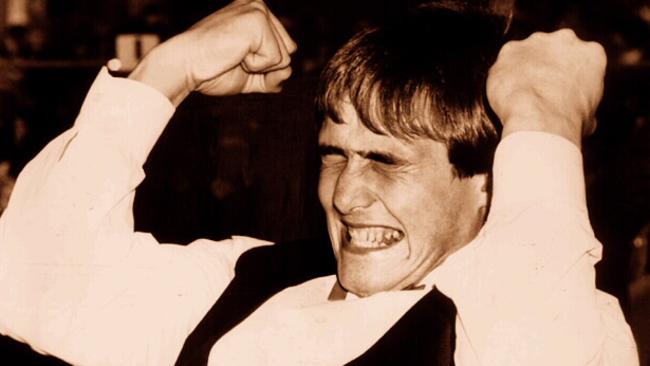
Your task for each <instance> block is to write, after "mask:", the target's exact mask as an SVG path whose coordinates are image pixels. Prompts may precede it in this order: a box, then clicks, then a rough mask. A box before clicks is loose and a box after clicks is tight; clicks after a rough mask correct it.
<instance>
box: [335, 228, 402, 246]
mask: <svg viewBox="0 0 650 366" xmlns="http://www.w3.org/2000/svg"><path fill="white" fill-rule="evenodd" d="M348 233H349V235H350V239H351V244H352V245H354V246H358V247H364V248H380V247H387V246H390V245H392V244H394V243H396V242H398V241H400V240H402V237H403V234H402V233H401V232H400V231H397V230H393V229H388V228H349V229H348Z"/></svg>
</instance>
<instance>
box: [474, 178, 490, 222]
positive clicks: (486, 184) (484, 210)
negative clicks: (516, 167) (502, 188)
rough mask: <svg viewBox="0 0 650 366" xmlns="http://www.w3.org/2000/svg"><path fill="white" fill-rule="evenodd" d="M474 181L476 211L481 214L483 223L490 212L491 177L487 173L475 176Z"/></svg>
mask: <svg viewBox="0 0 650 366" xmlns="http://www.w3.org/2000/svg"><path fill="white" fill-rule="evenodd" d="M471 179H474V180H475V181H474V184H475V185H476V186H475V187H476V190H475V192H476V194H477V210H479V212H480V213H481V216H482V217H483V221H485V219H487V215H488V213H489V211H490V202H491V201H492V176H491V175H490V174H488V173H484V174H476V175H475V176H473V177H472V178H471Z"/></svg>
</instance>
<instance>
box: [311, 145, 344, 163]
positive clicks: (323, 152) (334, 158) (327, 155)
mask: <svg viewBox="0 0 650 366" xmlns="http://www.w3.org/2000/svg"><path fill="white" fill-rule="evenodd" d="M318 149H319V153H320V157H321V161H322V162H323V164H333V163H337V162H343V161H346V160H347V157H346V155H345V152H344V151H343V150H342V149H340V148H338V147H336V146H329V145H321V146H319V148H318Z"/></svg>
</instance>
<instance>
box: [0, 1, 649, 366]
mask: <svg viewBox="0 0 650 366" xmlns="http://www.w3.org/2000/svg"><path fill="white" fill-rule="evenodd" d="M417 2H418V1H416V0H410V1H399V0H382V1H378V0H374V1H371V0H357V1H343V0H329V1H308V0H283V1H280V0H268V1H267V3H268V4H269V6H270V7H271V9H272V10H273V11H274V12H275V13H276V14H277V15H278V17H279V18H280V19H281V21H282V23H283V24H284V25H285V26H286V28H287V29H288V31H289V33H290V34H291V35H292V36H293V37H294V39H295V40H296V41H297V43H298V45H299V50H298V52H297V54H296V56H295V61H294V64H293V69H294V76H293V77H292V79H291V80H290V81H288V82H287V83H286V85H285V89H284V91H283V92H282V93H281V94H278V95H246V96H233V97H225V98H213V97H204V96H192V97H190V98H189V100H187V101H186V103H184V104H183V105H182V106H181V107H180V108H179V109H178V111H177V113H176V115H175V117H174V118H173V120H172V121H171V123H170V124H169V126H168V127H167V129H166V130H165V132H164V133H163V136H162V137H161V139H160V141H159V142H158V144H157V145H156V147H155V148H154V151H153V152H152V154H151V156H150V158H149V160H148V162H147V164H146V167H145V169H146V172H147V178H146V180H145V182H144V183H143V184H142V186H141V187H140V188H139V189H138V192H137V196H136V205H135V206H136V207H135V216H136V226H137V229H138V230H143V231H149V232H152V233H153V234H154V235H155V236H156V237H157V239H158V240H159V241H161V242H173V243H180V244H186V243H188V242H191V241H192V240H194V239H196V238H201V237H205V238H212V239H223V238H226V237H229V236H230V235H233V234H237V235H249V236H255V237H259V238H264V239H268V240H274V241H281V240H292V239H299V238H306V237H314V236H320V235H326V233H325V231H324V228H325V227H324V225H323V222H324V219H323V217H322V213H321V210H320V206H319V204H318V200H317V196H316V186H317V180H318V167H319V158H318V156H317V151H316V137H317V124H316V121H315V120H314V113H313V108H312V106H313V96H314V89H315V87H316V84H317V80H318V75H319V72H320V70H321V68H322V67H323V65H324V63H325V62H326V61H327V59H328V58H329V57H330V56H331V55H332V54H333V53H334V51H335V50H336V49H337V48H338V47H339V46H341V45H342V44H343V42H344V41H345V40H347V39H348V38H349V37H350V36H351V35H352V34H353V33H354V32H355V31H356V30H358V29H360V28H362V27H364V26H365V25H367V24H369V23H371V22H373V21H376V20H379V19H382V18H385V17H388V16H390V15H391V14H394V12H395V11H398V10H399V9H401V8H403V7H405V6H408V5H411V4H413V3H417ZM446 2H449V1H446ZM451 2H454V3H457V4H460V5H461V6H471V7H482V8H484V9H485V10H486V11H490V12H494V13H496V14H501V15H506V16H507V15H508V14H510V13H511V11H512V10H513V6H514V12H512V14H514V16H513V18H512V24H511V29H510V37H512V38H523V37H525V36H527V35H528V34H530V33H531V32H533V31H537V30H555V29H557V28H559V27H571V28H573V29H574V30H575V31H576V33H578V35H579V36H581V37H582V38H583V39H588V40H595V41H598V42H600V43H601V44H603V45H604V46H605V48H606V50H607V53H608V58H609V65H608V72H607V77H606V92H605V96H604V99H603V102H602V104H601V107H600V109H599V113H598V119H599V128H598V131H597V132H596V134H595V135H594V136H592V137H591V138H590V139H589V140H588V141H587V142H586V143H585V147H584V156H585V173H586V180H587V195H588V205H589V210H590V216H591V220H592V224H593V226H594V230H595V232H596V236H597V237H598V238H599V239H600V240H601V242H603V244H604V251H605V253H604V260H603V261H602V262H601V263H600V264H599V265H598V267H597V273H598V286H599V287H600V288H601V289H604V290H606V291H608V292H610V293H612V294H614V295H616V296H617V297H618V298H619V300H620V302H621V304H622V306H623V308H624V310H625V312H626V316H627V317H628V321H629V322H630V324H631V325H632V327H633V330H634V332H635V336H636V337H637V341H638V343H639V348H640V353H641V358H642V365H650V261H649V260H648V258H649V256H650V251H649V250H648V240H649V237H650V215H649V213H650V103H649V102H650V1H648V0H573V1H559V0H549V1H544V2H540V1H533V0H519V1H516V3H514V4H513V1H512V0H475V1H462V0H458V1H451ZM226 3H227V2H225V1H214V0H194V1H174V0H104V1H83V0H0V213H1V212H2V209H3V208H4V207H5V206H6V201H7V199H8V197H9V194H10V192H11V188H12V186H13V181H14V179H15V177H16V175H17V174H18V173H19V172H20V170H21V169H22V168H23V167H24V165H25V163H26V162H27V161H29V159H31V158H32V157H33V156H34V155H35V154H36V153H37V152H38V151H39V150H40V149H41V148H42V147H43V146H44V145H45V144H46V143H47V141H49V140H50V139H52V138H53V137H54V136H55V135H57V134H58V133H60V132H62V131H64V130H65V129H67V128H68V127H70V126H71V125H72V123H73V121H74V118H75V115H76V113H77V111H78V109H79V107H80V105H81V103H82V101H83V97H84V95H85V93H86V91H87V89H88V87H89V86H90V84H91V83H92V80H93V79H94V77H95V75H96V74H97V72H98V70H99V68H100V67H101V66H102V65H104V64H106V62H107V61H108V60H110V59H112V58H115V57H116V56H119V58H120V60H121V61H122V64H123V66H124V67H126V68H129V67H132V66H133V65H134V64H135V63H136V62H137V60H138V59H139V58H141V57H142V55H144V54H145V53H146V52H147V50H149V49H150V48H151V47H153V46H154V45H155V44H156V43H158V42H159V41H162V40H164V39H166V38H168V37H170V36H171V35H173V34H176V33H178V32H181V31H182V30H184V29H186V28H187V27H189V26H190V25H191V24H193V23H194V22H196V21H197V20H199V19H200V18H202V17H203V16H205V15H207V14H209V13H210V12H212V11H214V10H216V9H218V8H220V7H222V6H223V5H225V4H226Z"/></svg>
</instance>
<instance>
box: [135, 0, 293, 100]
mask: <svg viewBox="0 0 650 366" xmlns="http://www.w3.org/2000/svg"><path fill="white" fill-rule="evenodd" d="M295 50H296V44H295V43H294V41H293V40H292V39H291V37H290V36H289V35H288V34H287V31H286V30H285V29H284V27H283V26H282V24H281V23H280V22H279V21H278V19H277V18H276V17H275V15H273V14H272V13H271V11H270V10H269V9H268V8H267V6H266V4H264V2H263V1H262V0H236V1H234V2H233V3H231V4H230V5H228V6H226V7H224V8H222V9H220V10H219V11H217V12H215V13H213V14H211V15H209V16H207V17H206V18H204V19H203V20H201V21H200V22H198V23H197V24H195V25H194V26H193V27H192V28H190V29H189V30H187V31H185V32H184V33H181V34H179V35H177V36H175V37H173V38H171V39H170V40H168V41H166V42H164V43H163V44H161V45H160V46H158V47H156V48H155V49H154V50H153V51H152V52H151V53H150V54H148V55H147V57H145V59H144V60H143V61H142V62H141V63H140V65H138V67H137V68H136V69H135V70H134V71H133V73H132V74H131V76H130V78H132V79H136V80H140V81H142V82H145V83H147V84H149V85H151V86H153V87H155V88H156V89H158V90H160V91H161V92H162V93H163V94H165V95H167V97H169V99H170V100H171V101H172V103H174V104H175V105H178V104H180V102H181V101H182V100H183V99H184V98H185V97H186V96H187V95H188V94H189V93H190V92H192V91H195V90H197V91H200V92H202V93H204V94H208V95H229V94H238V93H251V92H260V93H265V92H277V91H279V90H280V84H281V83H282V82H283V81H284V80H286V79H287V78H288V77H289V76H290V75H291V67H290V62H291V57H290V55H291V54H292V53H293V52H295Z"/></svg>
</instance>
